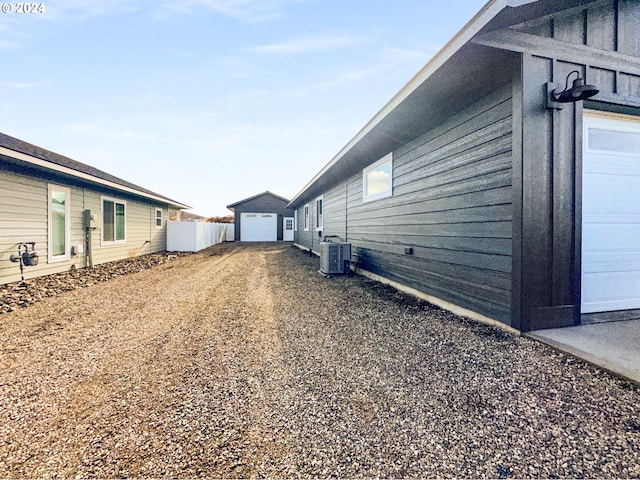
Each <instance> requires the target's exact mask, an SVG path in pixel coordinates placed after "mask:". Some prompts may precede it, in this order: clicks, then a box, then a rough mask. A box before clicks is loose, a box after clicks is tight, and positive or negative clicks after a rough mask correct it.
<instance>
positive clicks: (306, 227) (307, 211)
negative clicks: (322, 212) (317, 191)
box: [302, 203, 311, 232]
mask: <svg viewBox="0 0 640 480" xmlns="http://www.w3.org/2000/svg"><path fill="white" fill-rule="evenodd" d="M302 212H303V215H304V231H305V232H308V231H309V227H310V224H311V222H310V220H311V219H310V218H309V217H311V209H310V208H309V204H308V203H307V204H305V206H304V207H302Z"/></svg>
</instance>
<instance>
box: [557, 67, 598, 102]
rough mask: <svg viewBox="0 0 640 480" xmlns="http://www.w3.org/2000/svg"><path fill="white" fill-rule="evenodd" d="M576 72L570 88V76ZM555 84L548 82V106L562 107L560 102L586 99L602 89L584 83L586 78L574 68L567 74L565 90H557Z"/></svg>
mask: <svg viewBox="0 0 640 480" xmlns="http://www.w3.org/2000/svg"><path fill="white" fill-rule="evenodd" d="M574 73H575V74H576V79H575V80H574V81H573V86H572V87H571V88H569V78H571V75H573V74H574ZM557 90H558V89H557V88H554V85H553V84H550V83H547V108H555V109H558V110H559V109H561V108H562V106H560V105H558V104H559V103H572V102H579V101H581V100H586V99H587V98H591V97H593V96H594V95H596V94H597V93H598V92H599V91H600V90H598V88H597V87H595V86H594V85H588V84H585V83H584V78H582V77H581V76H580V72H579V71H578V70H574V71H572V72H570V73H569V75H567V79H566V80H565V84H564V90H562V91H561V92H558V91H557Z"/></svg>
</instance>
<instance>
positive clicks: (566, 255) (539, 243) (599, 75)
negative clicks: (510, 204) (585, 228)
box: [514, 0, 640, 331]
mask: <svg viewBox="0 0 640 480" xmlns="http://www.w3.org/2000/svg"><path fill="white" fill-rule="evenodd" d="M522 31H523V32H525V33H528V34H531V35H537V36H539V37H540V47H539V48H538V49H537V52H538V53H536V54H530V53H524V54H523V56H522V64H521V71H520V72H519V74H518V75H517V77H518V80H517V82H516V83H517V86H516V89H515V90H514V91H517V90H520V93H518V99H517V101H516V100H515V99H514V118H516V119H517V120H516V126H515V129H514V131H516V132H518V136H517V138H516V139H515V144H517V145H518V148H517V149H514V153H515V155H516V158H514V161H515V162H516V163H517V164H518V165H520V166H521V172H518V174H517V175H516V179H515V180H514V185H517V191H518V196H520V195H521V198H522V210H521V211H522V218H518V219H517V222H516V225H515V228H516V229H519V234H518V237H520V238H521V239H522V244H521V253H520V255H519V256H520V258H521V263H518V264H517V265H516V264H514V269H515V275H514V278H516V284H515V285H514V291H516V290H517V291H520V292H522V293H521V296H520V298H518V299H517V301H516V302H515V303H514V312H515V317H516V318H518V319H519V324H518V325H515V326H516V327H517V328H519V329H521V330H523V331H527V330H536V329H542V328H552V327H562V326H569V325H575V324H578V323H580V269H581V267H580V259H581V256H580V251H581V238H580V225H581V208H582V207H581V198H582V197H581V180H580V179H581V168H582V115H583V102H578V103H576V104H568V105H565V106H564V107H563V109H562V110H550V109H544V108H541V105H544V103H545V91H544V89H543V88H541V86H544V85H545V84H546V83H547V82H553V83H555V84H557V85H560V84H562V86H563V87H564V83H565V78H566V77H567V75H568V74H569V73H570V72H571V71H573V70H578V71H579V72H580V74H581V75H582V76H584V77H585V78H586V81H587V83H592V84H595V85H596V86H597V87H598V89H599V90H600V93H599V94H598V95H597V96H596V97H593V99H591V100H589V101H585V102H584V107H587V108H594V109H601V110H613V111H626V110H625V108H635V111H636V114H637V108H638V107H640V74H639V73H640V72H638V71H637V70H638V68H637V61H636V62H635V65H636V66H635V67H632V68H629V67H627V68H626V69H625V65H626V64H625V62H624V60H623V58H621V57H620V54H622V55H626V56H629V57H636V58H638V57H640V40H639V39H640V2H638V1H627V0H619V1H614V0H611V1H603V2H597V3H596V5H595V7H591V8H583V9H582V10H580V11H579V12H577V13H574V14H571V15H564V16H562V17H558V18H547V19H544V21H542V22H541V23H540V24H539V25H536V26H529V27H527V28H526V29H524V30H522ZM546 39H553V40H554V41H557V42H562V43H563V44H567V45H581V46H582V47H588V48H587V49H583V50H576V51H575V54H574V55H572V58H571V59H570V61H569V59H567V54H566V51H564V50H562V49H558V50H557V51H556V50H555V49H553V48H549V49H548V54H547V53H545V54H541V53H540V52H542V50H543V49H544V47H545V46H546V45H548V41H547V40H546ZM607 54H608V55H610V57H609V58H608V57H607ZM558 57H560V58H558ZM630 63H631V62H630ZM629 70H632V71H629ZM629 113H632V112H629Z"/></svg>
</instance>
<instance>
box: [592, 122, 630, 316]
mask: <svg viewBox="0 0 640 480" xmlns="http://www.w3.org/2000/svg"><path fill="white" fill-rule="evenodd" d="M583 141H584V148H583V167H582V182H583V184H582V305H581V311H582V313H591V312H607V311H613V310H627V309H635V308H640V120H639V119H638V118H634V117H630V116H622V115H615V116H614V115H610V116H604V115H598V114H595V112H594V113H585V116H584V137H583Z"/></svg>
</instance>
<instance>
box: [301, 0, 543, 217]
mask: <svg viewBox="0 0 640 480" xmlns="http://www.w3.org/2000/svg"><path fill="white" fill-rule="evenodd" d="M536 1H537V0H491V1H489V2H488V3H487V4H486V5H485V6H484V7H483V8H482V9H481V10H480V11H479V12H478V13H477V14H476V15H475V16H474V17H473V18H472V19H471V20H470V21H469V22H468V23H467V24H466V25H465V26H464V27H463V28H462V29H461V30H460V31H459V32H458V33H457V34H456V35H455V36H454V37H453V38H452V39H451V40H449V42H447V44H446V45H445V46H444V47H442V49H441V50H440V51H439V52H438V53H436V55H434V56H433V57H432V58H431V60H430V61H429V62H428V63H427V64H426V65H425V66H424V67H423V68H422V69H421V70H420V71H419V72H418V73H417V74H416V75H415V76H414V77H413V78H412V79H411V80H409V82H408V83H407V84H406V85H405V86H404V87H403V88H402V89H401V90H400V91H399V92H398V93H397V94H396V95H395V96H394V97H393V98H392V99H391V100H390V101H389V102H388V103H387V104H386V105H385V106H384V107H383V108H382V109H381V110H380V111H379V112H378V113H376V115H375V116H374V117H373V118H372V119H371V120H370V121H369V122H368V123H367V124H366V125H365V126H364V127H363V128H362V129H361V130H360V131H359V132H358V133H357V134H356V135H355V136H354V137H353V138H352V139H351V140H350V141H349V142H348V143H347V144H346V145H345V146H344V147H343V148H342V149H341V150H340V151H339V152H338V154H337V155H335V156H334V157H333V158H332V159H331V161H329V163H327V164H326V165H325V166H324V167H323V168H322V170H320V171H319V172H318V173H317V174H316V175H315V176H314V177H313V178H312V179H311V180H310V181H309V182H308V183H307V184H306V185H305V186H304V188H303V189H302V190H301V191H300V192H299V193H298V194H296V196H295V197H294V198H293V199H292V200H291V202H289V206H290V207H293V206H295V205H297V204H299V203H301V202H303V201H304V200H306V199H307V198H309V197H311V196H313V194H314V193H317V192H318V191H319V189H321V188H322V187H323V186H325V184H327V183H329V182H325V181H322V179H323V178H324V177H325V176H327V175H328V174H330V173H331V172H335V171H336V170H344V173H347V172H351V170H352V169H349V168H348V167H346V168H342V167H340V164H341V163H343V162H348V161H349V159H350V158H355V155H354V152H355V151H356V150H360V151H364V149H362V148H359V147H360V146H362V145H363V144H364V143H367V144H368V146H369V147H370V148H372V149H370V150H368V155H373V157H374V158H371V157H369V158H368V161H369V162H373V161H375V160H377V158H375V156H376V155H379V156H383V155H385V154H386V153H388V152H389V151H390V150H391V148H390V147H395V148H397V146H399V145H401V144H402V142H401V141H398V140H396V141H392V140H390V139H391V138H395V139H402V140H404V141H407V136H408V135H410V134H411V133H413V132H412V131H411V129H410V128H409V130H406V127H407V125H408V122H407V121H406V120H407V119H408V118H411V119H412V120H418V121H421V120H424V119H428V114H427V113H422V114H420V113H419V112H418V111H417V110H419V109H418V108H416V109H415V110H414V111H412V108H411V107H410V106H408V105H407V103H408V102H407V101H408V100H413V101H415V102H417V104H418V105H420V108H426V109H427V110H429V105H427V104H428V103H429V101H430V100H434V99H436V100H437V98H438V97H437V92H438V90H439V89H438V86H436V85H431V86H429V85H428V84H433V83H436V82H435V81H434V80H436V79H435V78H434V77H435V76H436V74H437V73H438V72H440V71H441V70H443V67H445V66H446V65H447V64H452V63H454V62H452V60H455V61H456V62H461V63H476V64H477V63H480V62H479V61H478V59H477V58H475V59H474V55H476V54H481V53H482V51H483V50H486V48H483V47H481V46H477V45H476V46H473V45H469V43H470V41H471V39H472V38H473V37H474V36H476V35H477V34H478V33H480V32H481V31H482V30H483V29H485V27H487V25H488V24H489V22H491V21H492V20H493V19H494V18H496V17H497V16H498V15H499V14H500V13H501V12H503V11H504V10H505V9H507V8H517V7H522V6H524V5H528V4H531V3H535V2H536ZM463 47H464V48H463ZM465 49H466V50H467V52H464V50H465ZM497 55H500V54H497ZM502 55H503V56H502V57H501V58H503V59H504V58H508V57H509V56H510V55H511V56H512V55H513V54H510V52H506V53H503V54H502ZM486 60H490V59H489V58H486ZM494 63H495V64H496V65H497V66H499V64H500V62H499V61H498V62H494ZM456 70H457V71H461V69H460V68H459V66H456V65H450V71H449V73H448V75H445V76H442V77H441V78H440V81H443V82H444V83H445V84H447V83H449V82H448V79H453V78H455V77H453V75H455V72H456ZM403 116H404V117H405V118H403ZM373 134H375V135H382V137H381V138H380V139H379V140H378V141H375V140H373V139H371V136H372V135H373ZM413 138H415V137H413ZM383 145H385V146H383ZM376 150H378V151H377V153H376ZM385 150H386V151H385ZM351 173H353V172H351Z"/></svg>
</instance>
